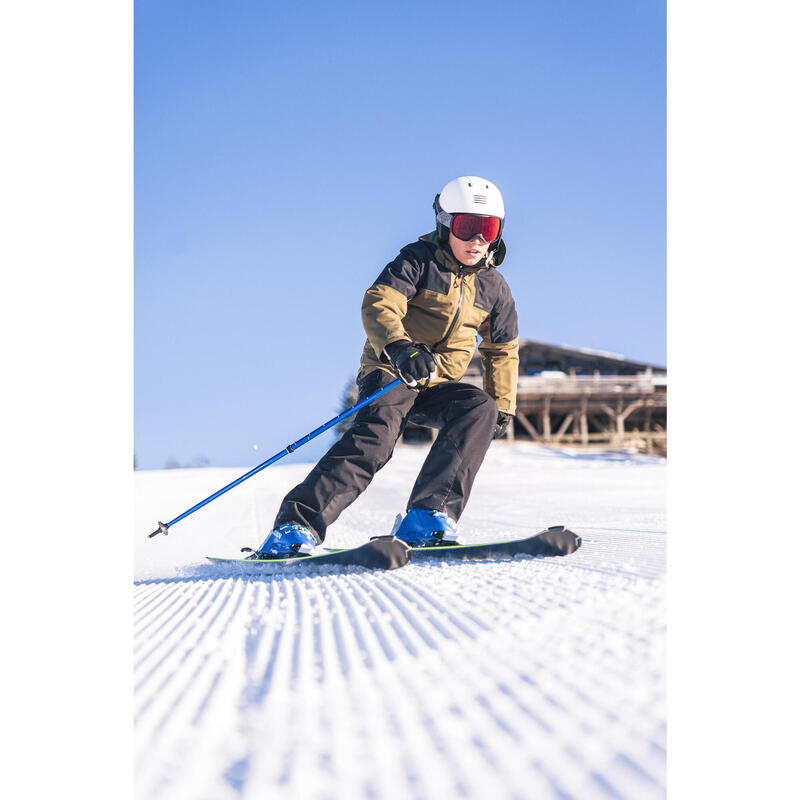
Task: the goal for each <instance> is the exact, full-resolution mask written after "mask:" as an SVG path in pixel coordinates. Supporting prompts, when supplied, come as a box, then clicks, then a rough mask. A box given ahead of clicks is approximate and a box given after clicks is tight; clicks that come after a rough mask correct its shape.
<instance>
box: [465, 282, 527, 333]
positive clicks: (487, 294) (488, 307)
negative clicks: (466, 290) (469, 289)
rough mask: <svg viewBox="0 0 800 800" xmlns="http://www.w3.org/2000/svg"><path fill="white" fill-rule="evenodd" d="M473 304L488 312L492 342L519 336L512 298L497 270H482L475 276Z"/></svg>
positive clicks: (515, 310)
mask: <svg viewBox="0 0 800 800" xmlns="http://www.w3.org/2000/svg"><path fill="white" fill-rule="evenodd" d="M475 305H476V306H478V308H481V309H483V310H484V311H488V312H489V317H490V328H489V335H490V337H491V340H492V342H494V343H496V344H500V343H501V342H510V341H513V340H514V339H516V338H517V337H518V336H519V328H518V325H517V308H516V305H515V304H514V298H513V297H512V295H511V289H510V288H509V286H508V284H507V283H506V280H505V278H504V277H503V276H502V275H501V274H500V273H499V272H498V271H497V270H494V269H491V270H484V271H482V272H479V273H478V274H477V275H476V276H475Z"/></svg>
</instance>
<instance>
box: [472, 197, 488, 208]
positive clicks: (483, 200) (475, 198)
mask: <svg viewBox="0 0 800 800" xmlns="http://www.w3.org/2000/svg"><path fill="white" fill-rule="evenodd" d="M472 199H473V200H474V201H475V202H476V203H483V204H484V205H486V195H485V194H476V195H474V196H473V198H472Z"/></svg>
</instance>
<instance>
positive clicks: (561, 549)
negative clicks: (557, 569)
mask: <svg viewBox="0 0 800 800" xmlns="http://www.w3.org/2000/svg"><path fill="white" fill-rule="evenodd" d="M580 546H581V537H580V536H578V534H576V533H573V532H572V531H571V530H569V529H567V528H565V527H564V526H563V525H554V526H553V527H551V528H547V530H544V531H540V532H539V533H537V534H535V535H534V536H528V537H527V538H525V539H508V540H506V541H502V542H485V543H483V544H452V545H437V546H435V547H413V548H412V549H411V561H412V562H415V563H418V562H421V561H431V560H434V559H438V560H451V559H454V560H457V561H486V560H494V559H497V558H502V557H508V558H513V557H514V556H518V555H529V556H567V555H569V554H570V553H574V552H575V551H576V550H577V549H578V548H579V547H580Z"/></svg>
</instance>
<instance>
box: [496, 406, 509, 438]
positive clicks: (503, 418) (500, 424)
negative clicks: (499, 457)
mask: <svg viewBox="0 0 800 800" xmlns="http://www.w3.org/2000/svg"><path fill="white" fill-rule="evenodd" d="M510 423H511V414H506V412H505V411H498V412H497V422H496V423H495V426H494V436H492V439H499V438H500V437H501V436H502V435H503V434H504V433H505V432H506V431H507V430H508V426H509V424H510Z"/></svg>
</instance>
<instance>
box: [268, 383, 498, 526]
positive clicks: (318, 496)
mask: <svg viewBox="0 0 800 800" xmlns="http://www.w3.org/2000/svg"><path fill="white" fill-rule="evenodd" d="M392 380H394V378H393V376H392V375H389V374H388V373H386V372H384V371H383V370H374V371H373V372H370V373H369V374H367V375H366V376H365V377H364V378H363V379H362V380H361V381H360V382H359V384H358V397H359V400H361V399H363V398H364V397H367V396H368V395H370V394H372V393H373V392H375V391H377V390H378V389H379V388H381V387H382V386H386V384H387V383H389V382H391V381H392ZM408 421H411V422H413V423H414V424H415V425H424V426H427V427H430V428H436V429H438V430H439V435H438V436H437V437H436V441H434V443H433V445H432V446H431V449H430V452H429V453H428V457H427V458H426V459H425V463H424V464H423V465H422V469H421V470H420V473H419V476H418V477H417V481H416V483H415V484H414V488H413V489H412V490H411V497H410V498H409V500H408V504H407V506H406V509H409V508H430V509H435V510H437V511H444V512H445V513H446V514H448V515H449V516H450V517H452V518H453V519H455V520H458V518H459V517H460V516H461V513H462V511H463V510H464V506H465V505H466V504H467V500H468V499H469V493H470V491H471V489H472V484H473V482H474V480H475V476H476V475H477V473H478V469H479V468H480V466H481V464H482V463H483V457H484V456H485V455H486V451H487V450H488V449H489V445H490V444H491V441H492V437H493V435H494V428H495V424H496V422H497V403H495V401H494V399H493V398H491V397H490V396H489V395H488V394H487V393H486V392H484V391H483V389H479V388H478V387H477V386H472V385H470V384H467V383H454V382H448V383H442V384H438V385H437V386H433V387H431V388H430V389H425V390H423V391H420V392H417V391H415V390H414V389H411V388H409V387H408V386H406V385H405V384H400V385H399V386H396V387H395V388H394V389H391V390H390V391H388V392H387V393H386V394H384V395H382V396H381V397H379V398H378V399H377V400H374V401H373V402H372V403H370V404H369V405H367V406H364V408H362V409H361V410H360V411H358V412H357V413H356V415H355V418H354V420H353V425H352V426H351V427H350V429H349V430H348V431H347V432H346V433H345V434H344V435H343V436H342V438H341V439H339V441H338V442H336V444H335V445H333V447H331V449H330V450H329V451H328V452H327V453H326V454H325V455H324V456H323V457H322V459H321V460H320V461H319V463H318V464H317V465H316V466H315V467H314V469H312V470H311V472H310V473H309V475H308V477H307V478H306V479H305V480H304V481H303V482H302V483H301V484H299V485H298V486H295V487H294V489H292V490H291V491H290V492H289V494H288V495H286V497H285V498H284V500H283V502H282V503H281V506H280V508H279V510H278V516H277V517H276V519H275V526H276V527H277V526H278V525H281V524H283V523H285V522H299V523H300V524H302V525H305V526H306V527H308V528H310V529H311V530H313V531H314V532H315V533H316V534H317V536H318V537H319V539H320V541H322V540H324V539H325V531H326V529H327V527H328V525H330V524H331V523H332V522H333V521H334V520H336V519H337V517H338V516H339V514H341V513H342V511H344V509H345V508H347V506H349V505H350V504H351V503H352V502H353V501H354V500H355V499H356V497H358V495H360V494H361V492H363V491H364V489H366V488H367V486H369V483H370V481H371V480H372V478H373V477H374V476H375V473H376V472H377V471H378V470H379V469H380V468H381V467H383V466H384V465H385V464H386V463H387V462H388V461H389V459H390V458H391V457H392V452H393V450H394V446H395V443H396V442H397V440H398V438H399V437H400V435H401V433H402V432H403V429H404V428H405V425H406V422H408ZM387 532H388V531H387ZM376 533H377V532H376Z"/></svg>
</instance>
